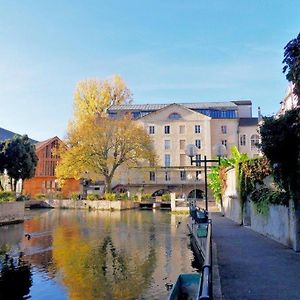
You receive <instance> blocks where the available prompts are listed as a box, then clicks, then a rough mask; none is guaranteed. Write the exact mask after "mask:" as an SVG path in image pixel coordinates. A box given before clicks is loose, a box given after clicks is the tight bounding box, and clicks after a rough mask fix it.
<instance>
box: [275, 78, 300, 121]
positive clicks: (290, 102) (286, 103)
mask: <svg viewBox="0 0 300 300" xmlns="http://www.w3.org/2000/svg"><path fill="white" fill-rule="evenodd" d="M293 89H294V85H293V84H292V83H290V84H289V85H288V87H287V89H286V93H285V96H284V98H283V100H282V101H281V102H280V109H279V111H278V112H277V116H280V115H283V114H284V113H285V112H286V111H288V110H291V109H293V108H296V107H298V106H299V103H298V97H297V96H296V95H295V94H294V92H293Z"/></svg>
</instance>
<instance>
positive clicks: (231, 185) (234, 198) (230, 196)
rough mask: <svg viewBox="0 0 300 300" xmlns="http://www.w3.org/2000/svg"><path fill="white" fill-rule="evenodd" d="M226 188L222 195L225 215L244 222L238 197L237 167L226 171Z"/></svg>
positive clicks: (238, 221)
mask: <svg viewBox="0 0 300 300" xmlns="http://www.w3.org/2000/svg"><path fill="white" fill-rule="evenodd" d="M226 175H227V182H226V186H227V187H226V190H225V193H224V195H223V196H222V205H223V213H224V214H225V216H226V217H227V218H229V219H231V220H233V221H235V222H237V223H239V224H241V223H242V207H241V204H240V203H241V202H240V200H239V199H238V193H237V186H236V176H235V169H229V170H228V171H227V173H226Z"/></svg>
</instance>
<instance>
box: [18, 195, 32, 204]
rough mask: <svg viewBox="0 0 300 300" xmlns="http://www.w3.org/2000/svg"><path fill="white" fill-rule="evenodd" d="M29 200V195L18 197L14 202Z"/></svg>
mask: <svg viewBox="0 0 300 300" xmlns="http://www.w3.org/2000/svg"><path fill="white" fill-rule="evenodd" d="M28 200H30V196H29V195H20V196H18V197H17V199H16V201H21V202H22V201H28Z"/></svg>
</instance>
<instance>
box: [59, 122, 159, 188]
mask: <svg viewBox="0 0 300 300" xmlns="http://www.w3.org/2000/svg"><path fill="white" fill-rule="evenodd" d="M65 145H66V146H61V147H60V148H59V156H60V161H59V164H58V166H57V168H56V175H57V177H58V178H60V179H66V178H70V177H74V178H77V179H79V178H82V177H85V176H87V175H86V174H89V177H91V178H92V179H99V177H100V178H103V179H104V180H105V185H106V190H107V191H111V188H112V187H111V183H112V179H113V177H114V175H115V173H116V171H117V169H118V168H119V167H120V166H122V165H125V164H126V166H127V167H130V166H137V165H139V164H141V163H142V161H143V160H147V161H150V162H153V161H154V160H155V155H154V152H153V150H152V144H151V140H150V137H149V136H148V134H147V132H146V131H145V129H144V128H142V127H140V126H138V125H137V124H136V123H135V122H134V121H132V120H131V119H130V118H129V117H125V118H123V119H120V120H111V119H109V118H101V120H100V121H99V120H98V119H97V118H95V119H94V120H92V119H90V121H89V122H86V123H85V126H82V127H79V128H76V129H75V130H73V131H69V134H68V139H67V140H66V142H65Z"/></svg>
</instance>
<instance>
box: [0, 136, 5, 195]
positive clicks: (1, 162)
mask: <svg viewBox="0 0 300 300" xmlns="http://www.w3.org/2000/svg"><path fill="white" fill-rule="evenodd" d="M3 148H4V142H1V141H0V191H3V186H2V182H1V176H2V175H3V172H4V169H5V156H4V152H3Z"/></svg>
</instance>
